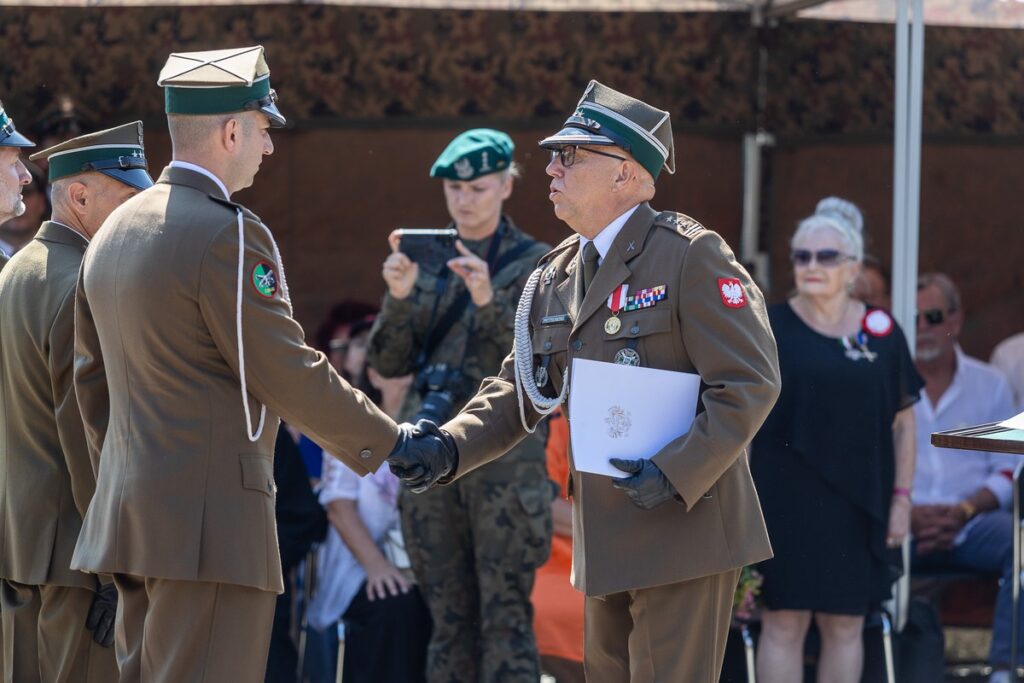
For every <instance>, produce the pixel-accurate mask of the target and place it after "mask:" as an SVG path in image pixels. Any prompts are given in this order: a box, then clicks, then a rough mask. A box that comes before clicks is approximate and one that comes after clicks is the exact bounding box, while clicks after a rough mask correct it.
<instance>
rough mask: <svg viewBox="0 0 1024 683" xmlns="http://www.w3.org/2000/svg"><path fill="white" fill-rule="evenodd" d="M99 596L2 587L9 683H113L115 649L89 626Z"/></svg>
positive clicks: (77, 590)
mask: <svg viewBox="0 0 1024 683" xmlns="http://www.w3.org/2000/svg"><path fill="white" fill-rule="evenodd" d="M94 595H95V593H94V592H93V591H91V590H89V589H88V588H71V587H67V586H31V585H26V584H22V583H17V582H15V581H9V580H6V579H5V580H3V581H2V583H0V610H2V617H0V620H2V622H3V680H4V681H5V683H111V682H112V681H117V661H116V659H115V658H114V650H113V648H105V647H102V646H101V645H99V644H97V643H96V642H95V641H94V640H93V639H92V632H91V631H89V630H88V629H86V628H85V619H86V616H87V615H88V614H89V607H90V606H91V605H92V600H93V596H94Z"/></svg>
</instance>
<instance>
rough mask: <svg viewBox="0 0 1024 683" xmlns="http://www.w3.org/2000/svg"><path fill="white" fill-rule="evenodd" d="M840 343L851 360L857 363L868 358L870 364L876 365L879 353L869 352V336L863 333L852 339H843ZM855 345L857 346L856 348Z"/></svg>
mask: <svg viewBox="0 0 1024 683" xmlns="http://www.w3.org/2000/svg"><path fill="white" fill-rule="evenodd" d="M839 341H840V343H841V344H842V345H843V348H844V349H846V357H847V358H849V359H850V360H854V361H856V360H860V359H861V358H866V359H867V361H868V362H869V363H874V362H875V358H877V357H878V354H877V353H875V352H874V351H869V350H868V336H867V335H866V334H864V332H863V331H861V332H858V333H857V334H855V335H853V336H851V337H841V338H840V339H839ZM854 344H856V348H855V347H854Z"/></svg>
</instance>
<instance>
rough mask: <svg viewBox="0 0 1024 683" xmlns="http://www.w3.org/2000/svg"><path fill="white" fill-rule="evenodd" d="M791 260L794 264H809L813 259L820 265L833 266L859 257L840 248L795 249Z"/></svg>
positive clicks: (790, 255) (790, 254)
mask: <svg viewBox="0 0 1024 683" xmlns="http://www.w3.org/2000/svg"><path fill="white" fill-rule="evenodd" d="M789 260H790V262H791V263H792V264H793V265H794V266H801V267H803V266H809V265H811V261H816V262H817V263H818V265H819V266H822V267H824V268H832V267H834V266H838V265H839V264H840V263H843V262H844V261H856V260H857V259H856V258H855V257H853V256H850V255H849V254H844V253H843V252H841V251H839V250H838V249H819V250H818V251H811V250H810V249H794V250H793V251H791V252H790V253H789Z"/></svg>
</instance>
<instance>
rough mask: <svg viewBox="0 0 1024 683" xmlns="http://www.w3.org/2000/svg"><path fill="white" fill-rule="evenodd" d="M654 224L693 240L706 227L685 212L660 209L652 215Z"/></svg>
mask: <svg viewBox="0 0 1024 683" xmlns="http://www.w3.org/2000/svg"><path fill="white" fill-rule="evenodd" d="M654 224H655V225H657V226H660V227H662V228H666V229H668V230H672V231H673V232H676V233H678V234H680V235H682V236H683V237H684V238H686V239H687V240H693V239H694V238H695V237H697V235H699V234H700V233H702V232H704V231H705V230H706V229H707V228H705V227H704V226H703V225H701V224H700V223H699V222H697V221H696V220H694V219H693V218H690V217H689V216H687V215H686V214H685V213H679V212H677V211H662V212H661V213H659V214H658V215H657V216H655V217H654Z"/></svg>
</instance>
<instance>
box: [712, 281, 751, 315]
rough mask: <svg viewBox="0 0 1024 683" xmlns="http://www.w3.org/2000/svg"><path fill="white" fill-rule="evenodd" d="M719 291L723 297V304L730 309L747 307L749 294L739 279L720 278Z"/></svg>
mask: <svg viewBox="0 0 1024 683" xmlns="http://www.w3.org/2000/svg"><path fill="white" fill-rule="evenodd" d="M718 291H719V292H720V293H721V295H722V303H723V304H725V305H726V306H728V307H729V308H743V307H744V306H746V305H747V293H746V292H745V291H743V285H742V284H741V283H740V281H739V280H738V279H737V278H734V277H720V278H718Z"/></svg>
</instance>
